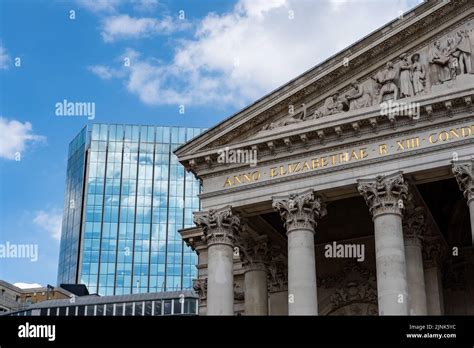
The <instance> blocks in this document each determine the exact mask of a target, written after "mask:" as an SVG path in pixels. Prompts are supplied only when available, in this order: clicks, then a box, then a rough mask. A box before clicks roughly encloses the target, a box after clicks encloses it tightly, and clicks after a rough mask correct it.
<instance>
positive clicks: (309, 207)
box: [272, 190, 327, 234]
mask: <svg viewBox="0 0 474 348" xmlns="http://www.w3.org/2000/svg"><path fill="white" fill-rule="evenodd" d="M272 206H273V209H275V210H277V211H278V212H279V213H280V216H281V218H282V220H283V222H284V225H285V228H286V233H287V234H288V233H290V232H291V231H293V230H302V229H303V230H311V231H313V232H314V230H315V228H316V226H317V222H316V221H317V220H318V219H320V218H322V217H323V216H325V215H326V213H327V212H326V207H325V206H324V204H323V203H321V199H320V198H319V197H318V196H315V194H314V191H313V190H308V191H305V192H302V193H299V194H294V193H292V194H290V195H289V196H287V197H274V198H273V204H272Z"/></svg>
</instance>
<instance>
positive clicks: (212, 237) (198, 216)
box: [193, 205, 240, 246]
mask: <svg viewBox="0 0 474 348" xmlns="http://www.w3.org/2000/svg"><path fill="white" fill-rule="evenodd" d="M193 220H194V223H195V224H196V225H197V226H198V227H200V228H201V229H202V231H203V237H202V238H203V240H204V241H206V242H207V245H208V246H209V245H212V244H227V245H230V246H233V245H234V240H235V233H236V232H237V230H238V228H239V226H240V218H239V216H238V215H235V214H233V213H232V207H231V206H230V205H228V206H225V207H223V208H219V209H210V210H209V211H199V212H195V213H194V219H193Z"/></svg>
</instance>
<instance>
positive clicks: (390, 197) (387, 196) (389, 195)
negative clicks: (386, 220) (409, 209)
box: [357, 172, 408, 218]
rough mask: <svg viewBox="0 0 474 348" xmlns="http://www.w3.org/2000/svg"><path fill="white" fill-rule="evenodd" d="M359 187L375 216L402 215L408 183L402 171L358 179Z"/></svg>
mask: <svg viewBox="0 0 474 348" xmlns="http://www.w3.org/2000/svg"><path fill="white" fill-rule="evenodd" d="M357 182H358V186H357V189H358V191H359V193H360V194H361V195H362V196H363V197H364V199H365V202H366V203H367V206H368V207H369V210H370V212H371V213H372V216H373V218H375V217H377V216H378V215H381V214H397V215H400V216H401V215H402V211H403V207H404V201H405V200H406V198H407V196H408V185H407V183H406V182H405V180H404V178H403V174H402V172H396V173H393V174H390V175H379V176H377V177H375V178H374V179H359V180H357Z"/></svg>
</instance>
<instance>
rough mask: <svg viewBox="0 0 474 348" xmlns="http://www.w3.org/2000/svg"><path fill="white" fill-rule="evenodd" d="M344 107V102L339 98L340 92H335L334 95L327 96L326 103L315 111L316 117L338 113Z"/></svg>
mask: <svg viewBox="0 0 474 348" xmlns="http://www.w3.org/2000/svg"><path fill="white" fill-rule="evenodd" d="M343 109H344V103H343V101H342V100H340V99H339V93H334V94H333V95H332V96H330V97H328V98H326V100H325V102H324V105H323V106H322V107H321V108H319V109H317V110H316V111H315V112H314V117H315V118H318V117H322V116H328V115H333V114H337V113H339V112H342V111H343Z"/></svg>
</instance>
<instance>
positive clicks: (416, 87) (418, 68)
mask: <svg viewBox="0 0 474 348" xmlns="http://www.w3.org/2000/svg"><path fill="white" fill-rule="evenodd" d="M411 63H412V64H411V70H412V79H413V92H414V93H415V95H417V94H420V93H422V92H423V91H424V90H425V83H426V73H425V68H424V66H423V64H421V62H420V55H419V54H418V53H415V54H414V55H412V56H411Z"/></svg>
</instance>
